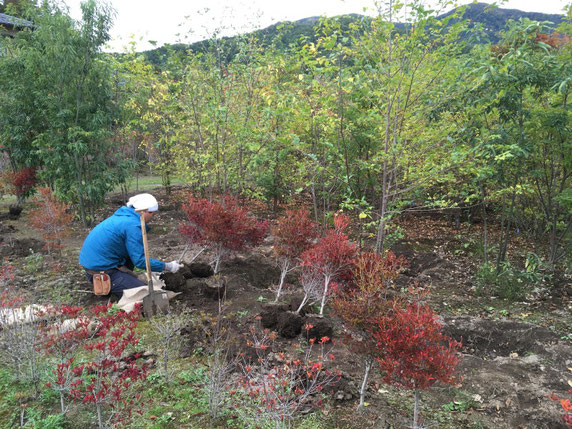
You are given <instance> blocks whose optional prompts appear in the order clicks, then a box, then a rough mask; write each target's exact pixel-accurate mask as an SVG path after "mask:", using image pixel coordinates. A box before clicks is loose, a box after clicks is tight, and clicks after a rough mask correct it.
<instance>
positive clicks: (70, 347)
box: [40, 305, 92, 414]
mask: <svg viewBox="0 0 572 429" xmlns="http://www.w3.org/2000/svg"><path fill="white" fill-rule="evenodd" d="M40 315H41V317H42V319H45V320H46V322H45V323H44V324H43V325H42V326H41V327H40V331H41V342H40V349H41V350H42V351H44V352H45V353H46V355H47V357H48V358H49V359H50V361H51V362H53V363H52V368H53V366H54V365H55V369H52V370H51V375H50V381H49V382H48V383H47V384H46V386H47V387H49V388H51V389H53V390H54V391H56V392H57V393H58V394H59V396H60V409H61V412H62V414H66V412H67V411H68V406H69V405H68V404H66V398H69V397H71V396H72V389H74V388H75V387H76V386H77V385H78V384H79V383H80V381H79V380H78V379H77V377H78V375H80V374H81V372H82V371H83V370H82V366H81V364H79V365H78V363H77V362H76V355H75V353H76V352H77V350H78V349H79V348H80V347H82V346H83V345H84V344H85V342H86V341H87V339H88V338H89V337H90V335H91V334H92V331H91V330H90V329H89V328H90V323H91V321H90V319H89V318H88V317H86V316H85V315H84V314H83V308H82V307H77V306H69V305H62V306H59V307H52V306H49V307H46V308H45V309H43V310H42V311H41V313H40Z"/></svg>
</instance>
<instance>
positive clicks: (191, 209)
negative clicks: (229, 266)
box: [179, 195, 268, 273]
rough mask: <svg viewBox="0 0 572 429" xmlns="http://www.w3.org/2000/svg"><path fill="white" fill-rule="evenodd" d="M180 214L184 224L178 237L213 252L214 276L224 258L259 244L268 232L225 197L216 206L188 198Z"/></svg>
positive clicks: (265, 227)
mask: <svg viewBox="0 0 572 429" xmlns="http://www.w3.org/2000/svg"><path fill="white" fill-rule="evenodd" d="M183 210H184V212H185V213H186V215H187V219H188V222H186V223H182V224H181V225H180V227H179V229H180V231H181V233H182V234H184V235H185V236H187V237H188V238H189V240H190V241H191V242H192V243H197V244H202V245H204V246H208V247H210V248H211V249H212V250H213V251H214V254H215V265H214V271H215V273H217V272H218V269H219V265H220V261H221V259H222V258H223V257H224V256H225V255H226V254H228V253H229V252H233V251H239V250H244V249H246V248H249V247H254V246H256V245H258V244H260V243H262V241H263V240H264V237H265V236H266V233H267V231H268V222H267V221H258V220H257V219H256V218H255V217H253V216H251V215H250V214H249V213H248V211H247V210H246V209H244V208H242V207H240V206H239V204H238V201H237V200H236V198H233V197H231V196H228V195H227V196H225V197H223V199H222V202H220V203H219V202H211V201H209V200H206V199H203V198H195V197H193V196H192V195H191V196H189V198H188V201H187V202H186V203H185V204H183Z"/></svg>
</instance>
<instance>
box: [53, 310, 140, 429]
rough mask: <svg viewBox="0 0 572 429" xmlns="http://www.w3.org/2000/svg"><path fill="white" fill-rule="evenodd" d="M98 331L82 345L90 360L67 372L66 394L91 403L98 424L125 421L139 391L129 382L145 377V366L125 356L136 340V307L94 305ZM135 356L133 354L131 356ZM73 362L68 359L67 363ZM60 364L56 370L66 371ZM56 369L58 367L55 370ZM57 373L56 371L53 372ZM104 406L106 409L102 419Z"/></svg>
mask: <svg viewBox="0 0 572 429" xmlns="http://www.w3.org/2000/svg"><path fill="white" fill-rule="evenodd" d="M93 311H94V314H95V316H96V324H97V326H98V331H97V333H96V335H95V337H94V340H93V341H91V342H89V343H87V344H85V345H84V349H85V350H86V351H88V352H90V353H91V354H90V356H91V360H89V361H87V362H85V363H81V364H78V365H77V366H75V367H74V368H73V370H72V371H71V372H72V374H73V376H74V379H73V381H72V382H71V387H72V388H71V391H70V394H71V396H72V398H73V400H74V401H76V402H81V403H83V404H90V403H91V404H95V406H96V411H97V416H98V424H99V427H100V428H102V427H107V426H108V424H109V422H111V423H113V424H117V423H120V422H125V421H127V420H128V419H129V418H130V416H131V413H132V410H133V408H134V406H135V405H136V404H137V403H138V401H139V399H140V397H141V396H140V393H138V392H136V391H134V389H133V384H134V383H135V382H136V381H137V380H144V379H145V378H146V377H147V370H148V368H147V367H146V365H139V364H138V362H137V359H129V357H130V356H133V355H132V351H133V350H132V349H133V348H134V347H135V346H136V345H137V344H138V343H139V338H138V337H137V334H136V332H135V330H136V328H137V322H138V320H139V312H138V311H137V309H136V310H135V311H133V312H131V313H126V312H123V311H115V310H113V309H111V304H109V305H100V306H96V307H94V310H93ZM134 356H135V357H138V355H137V354H135V355H134ZM72 363H73V361H69V365H71V364H72ZM66 365H68V362H66V363H64V366H63V367H62V369H61V371H60V372H63V373H64V374H66V373H68V372H69V371H68V368H69V366H68V368H66ZM57 371H58V370H57ZM56 375H57V373H56ZM104 406H107V407H108V408H109V409H110V413H109V415H108V417H107V420H104V415H103V413H104V408H103V407H104Z"/></svg>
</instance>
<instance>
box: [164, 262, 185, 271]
mask: <svg viewBox="0 0 572 429" xmlns="http://www.w3.org/2000/svg"><path fill="white" fill-rule="evenodd" d="M182 266H183V264H179V263H178V262H177V261H172V262H166V263H165V271H169V272H170V273H176V272H177V271H179V270H180V269H181V267H182Z"/></svg>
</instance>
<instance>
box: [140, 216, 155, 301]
mask: <svg viewBox="0 0 572 429" xmlns="http://www.w3.org/2000/svg"><path fill="white" fill-rule="evenodd" d="M136 211H139V216H140V217H141V235H142V236H143V251H144V252H145V270H146V274H147V283H148V284H149V291H150V292H151V290H152V289H151V288H152V287H153V286H152V279H153V278H152V277H151V262H150V260H149V245H148V244H147V226H146V225H145V216H144V214H143V210H136Z"/></svg>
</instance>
